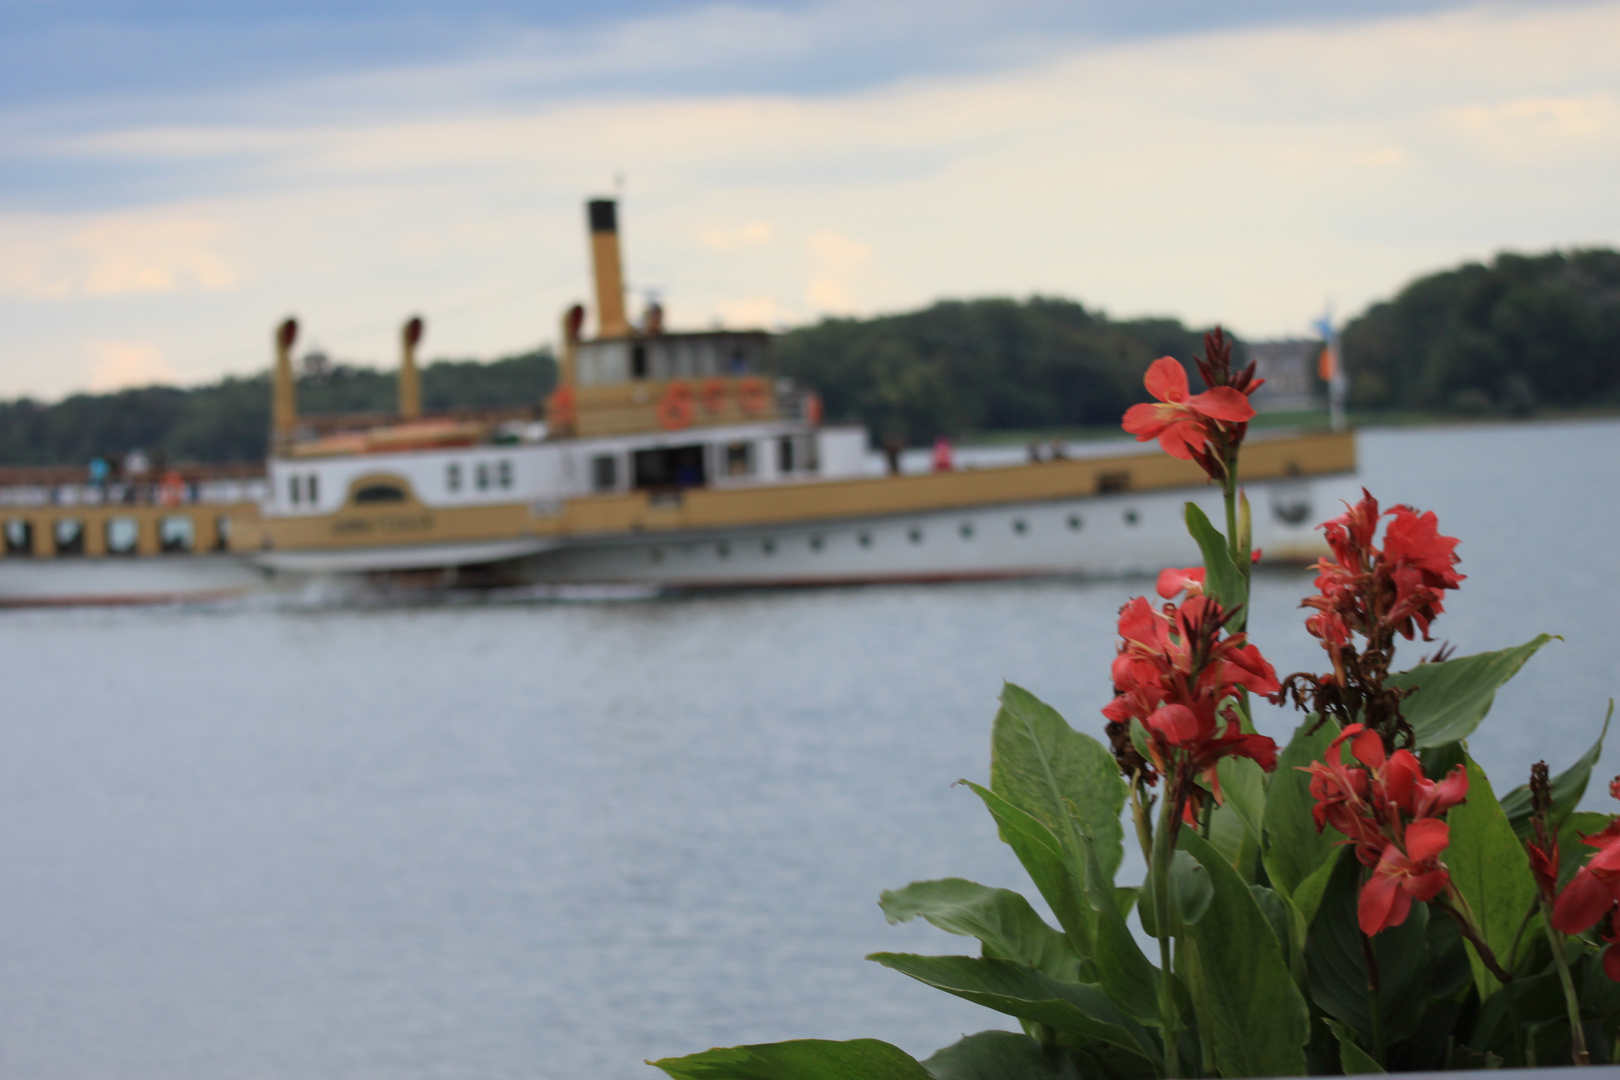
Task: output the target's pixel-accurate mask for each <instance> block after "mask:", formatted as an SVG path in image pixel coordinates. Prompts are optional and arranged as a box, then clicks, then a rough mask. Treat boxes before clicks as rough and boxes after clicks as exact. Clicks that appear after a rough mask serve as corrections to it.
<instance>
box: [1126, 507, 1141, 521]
mask: <svg viewBox="0 0 1620 1080" xmlns="http://www.w3.org/2000/svg"><path fill="white" fill-rule="evenodd" d="M1140 520H1141V519H1140V518H1138V517H1137V516H1136V511H1135V510H1127V511H1125V524H1127V525H1135V524H1136V523H1137V522H1138V521H1140Z"/></svg>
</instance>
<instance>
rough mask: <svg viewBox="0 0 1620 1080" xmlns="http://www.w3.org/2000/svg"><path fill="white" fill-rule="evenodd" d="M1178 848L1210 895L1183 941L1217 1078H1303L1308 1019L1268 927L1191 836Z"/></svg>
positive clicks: (1216, 859) (1242, 889)
mask: <svg viewBox="0 0 1620 1080" xmlns="http://www.w3.org/2000/svg"><path fill="white" fill-rule="evenodd" d="M1180 846H1181V848H1182V849H1183V850H1185V851H1186V852H1187V853H1188V854H1190V855H1191V856H1192V857H1193V858H1194V859H1197V860H1198V862H1199V864H1200V865H1202V866H1203V868H1204V870H1205V872H1206V873H1208V874H1209V879H1210V884H1211V886H1212V888H1213V893H1214V896H1213V898H1212V900H1211V902H1210V906H1209V910H1208V911H1207V912H1205V914H1204V917H1203V918H1201V919H1199V920H1198V922H1197V923H1195V924H1194V925H1192V926H1190V927H1187V929H1186V938H1187V939H1188V940H1190V941H1191V942H1192V943H1193V945H1194V946H1195V956H1194V961H1195V963H1196V965H1197V967H1198V972H1197V975H1198V981H1199V982H1200V983H1201V984H1202V986H1203V987H1204V988H1205V989H1206V991H1207V993H1206V994H1205V1000H1204V1001H1203V1003H1202V1005H1203V1007H1202V1009H1201V1010H1200V1012H1201V1014H1202V1015H1203V1016H1206V1017H1207V1019H1208V1024H1209V1031H1210V1034H1211V1035H1212V1036H1213V1041H1214V1048H1215V1063H1216V1065H1217V1066H1218V1067H1219V1069H1220V1072H1221V1075H1222V1076H1227V1077H1233V1076H1300V1075H1303V1074H1304V1073H1305V1049H1304V1048H1305V1043H1306V1042H1307V1041H1308V1040H1309V1038H1310V1017H1309V1014H1308V1013H1307V1011H1306V1007H1305V999H1304V998H1303V997H1301V996H1300V993H1299V989H1298V988H1297V987H1296V986H1295V985H1294V980H1293V977H1292V976H1291V975H1290V974H1289V971H1288V964H1287V962H1286V961H1285V960H1284V958H1283V950H1282V946H1281V944H1280V943H1279V942H1278V941H1277V937H1276V935H1275V934H1274V933H1273V932H1272V929H1271V924H1270V922H1269V921H1268V920H1267V919H1266V916H1265V914H1264V913H1263V912H1262V911H1261V910H1260V907H1259V905H1258V904H1256V903H1255V899H1254V894H1253V893H1251V892H1250V891H1249V885H1248V883H1247V882H1246V881H1244V880H1243V878H1242V877H1241V876H1239V875H1238V872H1237V871H1236V870H1234V869H1232V865H1231V864H1230V863H1228V862H1227V861H1226V860H1225V859H1223V858H1221V856H1220V853H1219V852H1217V851H1216V850H1215V849H1214V848H1213V847H1211V846H1210V845H1209V844H1208V843H1206V842H1205V841H1204V840H1203V838H1201V837H1200V836H1199V835H1198V834H1197V833H1196V832H1195V831H1193V830H1192V829H1183V830H1182V831H1181V840H1180Z"/></svg>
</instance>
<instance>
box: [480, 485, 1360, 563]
mask: <svg viewBox="0 0 1620 1080" xmlns="http://www.w3.org/2000/svg"><path fill="white" fill-rule="evenodd" d="M1359 490H1360V489H1359V487H1358V486H1357V483H1356V481H1355V479H1354V477H1352V476H1348V475H1344V476H1329V477H1314V478H1309V479H1305V478H1300V479H1288V480H1278V481H1272V482H1265V483H1260V484H1254V485H1249V486H1248V495H1249V499H1250V501H1251V504H1252V506H1253V514H1254V542H1255V546H1256V547H1258V548H1260V549H1262V551H1263V552H1264V555H1263V558H1264V560H1265V561H1290V562H1306V561H1309V560H1311V559H1314V558H1316V557H1318V556H1319V555H1323V554H1326V551H1327V549H1326V546H1325V545H1324V544H1323V542H1322V534H1321V532H1320V530H1318V529H1317V528H1316V526H1317V524H1318V523H1319V522H1321V521H1323V520H1325V519H1327V518H1329V517H1332V516H1334V515H1335V514H1336V513H1337V512H1338V510H1339V509H1340V501H1341V500H1346V501H1349V500H1353V499H1354V498H1355V497H1356V496H1357V495H1358V494H1359ZM1189 500H1190V501H1192V502H1195V503H1197V504H1198V505H1199V506H1200V507H1201V508H1202V509H1203V510H1204V512H1205V513H1206V514H1208V515H1209V517H1210V520H1211V521H1213V522H1215V523H1216V526H1217V527H1218V528H1224V522H1223V515H1224V510H1223V509H1222V506H1221V500H1220V492H1219V490H1218V489H1215V488H1211V487H1201V488H1191V489H1171V490H1164V491H1155V492H1142V493H1125V494H1118V495H1096V496H1090V497H1086V498H1074V499H1062V500H1052V501H1042V502H1030V503H1022V504H1006V505H998V506H979V507H969V508H962V509H954V510H943V511H934V512H927V513H914V514H893V515H882V516H873V517H865V518H851V519H843V520H834V521H817V522H804V523H795V524H791V525H776V526H770V527H747V528H732V529H723V530H708V531H701V532H699V531H691V532H683V533H679V534H654V533H642V534H638V535H634V536H615V537H611V538H601V539H597V540H592V539H589V538H584V539H576V540H569V541H564V542H562V543H561V544H559V545H558V546H557V547H556V548H554V549H552V550H550V551H546V552H542V553H539V554H535V555H530V556H527V557H524V558H522V559H516V560H511V561H509V562H506V563H503V564H498V565H496V566H494V567H491V568H490V569H491V570H492V571H496V574H495V575H494V576H495V578H496V579H497V580H502V581H508V582H512V583H522V584H539V585H615V584H629V585H647V586H656V587H665V588H677V589H699V588H733V587H769V586H795V585H831V584H853V583H867V582H886V581H888V582H904V581H913V582H925V581H951V580H973V579H995V578H1018V577H1047V576H1061V575H1087V576H1115V575H1120V574H1127V573H1156V572H1157V571H1159V570H1160V569H1163V568H1164V567H1166V566H1192V565H1198V564H1199V563H1200V562H1201V559H1200V556H1199V553H1198V550H1197V548H1196V546H1195V545H1194V544H1193V542H1192V540H1191V539H1190V538H1189V537H1188V535H1187V531H1186V527H1185V524H1184V522H1183V513H1184V506H1185V504H1186V503H1187V502H1188V501H1189Z"/></svg>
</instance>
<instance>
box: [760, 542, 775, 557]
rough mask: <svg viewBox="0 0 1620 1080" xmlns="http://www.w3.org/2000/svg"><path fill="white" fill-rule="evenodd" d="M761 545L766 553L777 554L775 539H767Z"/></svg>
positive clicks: (761, 548)
mask: <svg viewBox="0 0 1620 1080" xmlns="http://www.w3.org/2000/svg"><path fill="white" fill-rule="evenodd" d="M759 547H760V550H761V551H763V552H765V554H767V555H775V554H776V541H775V540H767V541H765V542H764V543H763V544H761V545H759Z"/></svg>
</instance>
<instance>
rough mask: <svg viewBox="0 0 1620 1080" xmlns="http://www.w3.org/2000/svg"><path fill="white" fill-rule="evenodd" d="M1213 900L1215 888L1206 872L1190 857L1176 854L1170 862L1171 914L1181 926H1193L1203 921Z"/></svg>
mask: <svg viewBox="0 0 1620 1080" xmlns="http://www.w3.org/2000/svg"><path fill="white" fill-rule="evenodd" d="M1214 899H1215V886H1213V885H1211V884H1210V881H1209V872H1208V871H1206V870H1205V869H1204V868H1203V867H1202V866H1200V865H1199V863H1198V860H1197V859H1194V858H1193V857H1192V855H1191V853H1189V852H1186V851H1176V852H1174V853H1172V855H1171V858H1170V910H1171V911H1173V912H1175V913H1176V918H1177V919H1179V920H1180V921H1181V924H1182V925H1183V926H1192V925H1194V924H1196V923H1197V922H1198V920H1199V919H1202V918H1203V917H1204V913H1205V912H1207V911H1208V910H1209V905H1210V903H1211V902H1212V901H1213V900H1214Z"/></svg>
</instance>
